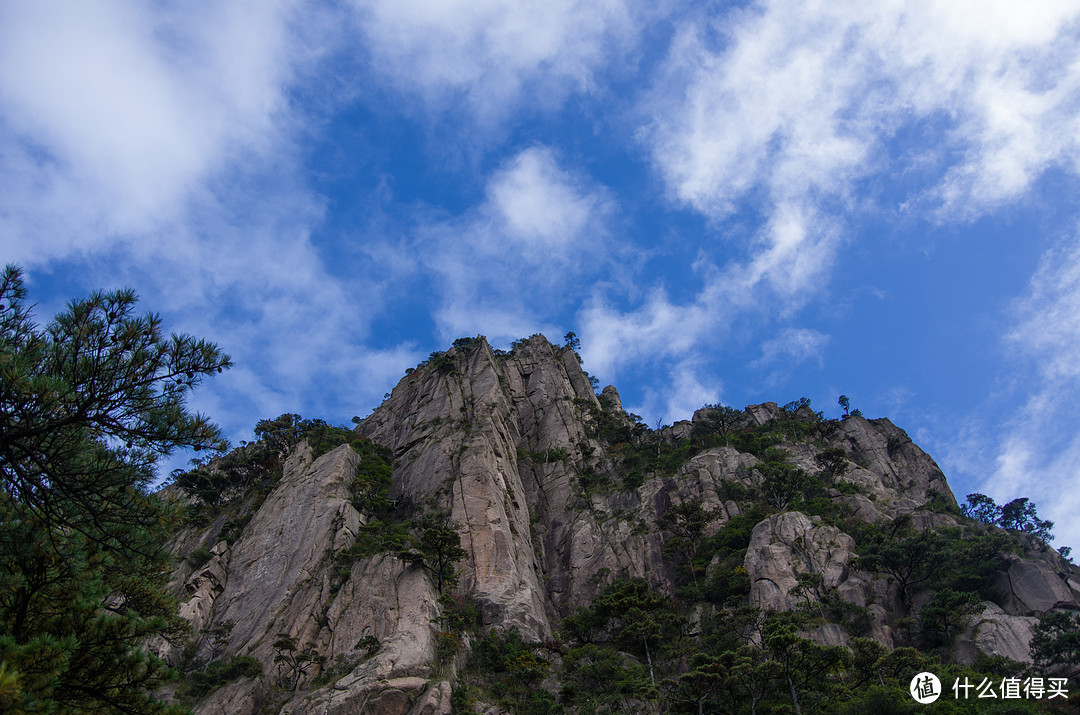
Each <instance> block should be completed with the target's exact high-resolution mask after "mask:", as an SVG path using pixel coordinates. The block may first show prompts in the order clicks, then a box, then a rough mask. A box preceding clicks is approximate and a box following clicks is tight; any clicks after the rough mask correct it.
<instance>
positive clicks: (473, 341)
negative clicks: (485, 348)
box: [454, 335, 485, 352]
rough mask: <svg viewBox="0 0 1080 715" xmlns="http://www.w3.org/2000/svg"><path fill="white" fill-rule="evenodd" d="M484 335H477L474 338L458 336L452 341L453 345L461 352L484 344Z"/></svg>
mask: <svg viewBox="0 0 1080 715" xmlns="http://www.w3.org/2000/svg"><path fill="white" fill-rule="evenodd" d="M484 340H485V338H484V336H483V335H477V336H476V337H475V338H458V339H457V340H455V341H454V347H455V348H457V349H458V350H461V351H463V352H467V351H469V350H472V349H473V348H476V347H479V346H481V345H483V344H484Z"/></svg>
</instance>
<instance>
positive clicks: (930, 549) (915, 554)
mask: <svg viewBox="0 0 1080 715" xmlns="http://www.w3.org/2000/svg"><path fill="white" fill-rule="evenodd" d="M858 553H859V558H858V562H857V568H860V569H863V570H865V571H872V572H875V573H880V574H886V575H888V576H891V577H892V578H894V579H895V580H896V582H897V584H898V585H899V586H900V594H901V596H902V598H903V600H904V605H905V606H907V605H908V604H909V603H910V600H911V594H912V592H913V590H914V589H915V588H916V587H917V586H920V585H922V584H925V583H928V582H930V581H932V580H933V579H935V578H936V577H937V576H938V575H939V574H941V573H942V572H943V571H944V570H945V569H947V568H949V567H950V563H949V561H948V555H949V544H948V539H946V537H944V536H942V535H941V534H938V533H936V532H934V531H930V530H927V531H918V532H917V531H915V530H914V529H913V528H912V527H911V524H910V518H903V517H901V518H897V519H896V520H895V521H893V523H892V524H890V525H888V526H883V527H879V528H874V529H865V530H864V532H863V534H862V538H861V539H860V540H859V543H858Z"/></svg>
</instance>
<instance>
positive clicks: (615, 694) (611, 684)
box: [562, 643, 656, 713]
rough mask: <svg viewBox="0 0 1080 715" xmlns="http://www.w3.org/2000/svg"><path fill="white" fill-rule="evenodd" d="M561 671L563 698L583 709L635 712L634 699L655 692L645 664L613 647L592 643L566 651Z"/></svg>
mask: <svg viewBox="0 0 1080 715" xmlns="http://www.w3.org/2000/svg"><path fill="white" fill-rule="evenodd" d="M563 674H564V686H563V689H562V697H563V699H564V700H566V701H568V702H571V703H574V704H575V705H577V706H578V707H579V708H581V711H584V712H597V713H623V712H636V711H638V710H639V708H635V707H633V706H634V704H635V703H640V701H642V700H646V699H649V698H651V697H654V696H655V694H656V688H655V686H654V685H653V684H652V681H651V680H650V679H649V671H648V669H647V668H646V667H645V666H643V665H641V664H640V663H638V662H636V661H634V660H633V659H629V658H627V657H626V656H625V655H623V654H621V653H619V652H618V651H617V650H615V649H614V648H610V647H601V646H598V645H595V644H592V643H586V644H583V645H580V646H577V647H574V648H571V649H570V650H569V651H568V652H567V654H566V656H565V657H564V658H563Z"/></svg>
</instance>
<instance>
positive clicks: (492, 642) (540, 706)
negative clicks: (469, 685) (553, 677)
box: [466, 628, 562, 713]
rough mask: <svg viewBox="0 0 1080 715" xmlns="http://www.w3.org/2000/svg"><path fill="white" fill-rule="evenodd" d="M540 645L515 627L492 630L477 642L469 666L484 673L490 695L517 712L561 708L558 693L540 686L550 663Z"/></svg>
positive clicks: (534, 711)
mask: <svg viewBox="0 0 1080 715" xmlns="http://www.w3.org/2000/svg"><path fill="white" fill-rule="evenodd" d="M541 648H542V646H541V645H540V644H538V643H528V642H526V641H525V640H524V639H523V638H522V637H521V633H520V632H519V631H518V630H517V629H516V628H510V629H507V630H505V631H496V630H494V629H493V630H489V631H488V632H487V633H485V634H484V636H483V638H481V639H480V642H479V643H477V644H476V646H475V648H474V650H473V657H472V660H471V662H470V666H469V667H470V670H472V671H474V672H476V671H479V672H481V673H483V674H484V680H485V681H486V685H487V690H488V692H489V693H490V695H491V696H493V697H494V699H495V700H496V701H497V702H499V703H500V704H503V705H506V706H508V707H510V708H511V709H512V711H513V712H515V713H556V712H561V711H562V708H561V706H559V705H558V703H557V702H556V699H555V697H554V696H553V695H552V694H551V693H550V692H548V691H546V690H544V689H543V688H540V687H538V686H539V683H540V681H541V680H543V678H544V677H545V676H546V675H547V673H548V671H549V669H550V667H551V663H550V661H548V659H547V658H545V657H544V655H543V654H542V653H541ZM466 695H472V693H471V692H467V693H466Z"/></svg>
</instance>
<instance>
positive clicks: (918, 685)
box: [908, 673, 941, 705]
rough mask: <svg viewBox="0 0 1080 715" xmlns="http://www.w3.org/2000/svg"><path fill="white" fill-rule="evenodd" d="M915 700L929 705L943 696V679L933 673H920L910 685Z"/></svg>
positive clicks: (909, 688)
mask: <svg viewBox="0 0 1080 715" xmlns="http://www.w3.org/2000/svg"><path fill="white" fill-rule="evenodd" d="M908 691H910V692H911V697H913V698H915V702H917V703H921V704H923V705H927V704H929V703H932V702H934V701H935V700H937V699H938V698H939V697H940V696H941V681H940V680H938V678H937V676H936V675H934V674H933V673H919V674H918V675H916V676H915V677H914V678H912V679H911V685H910V686H909V687H908Z"/></svg>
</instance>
